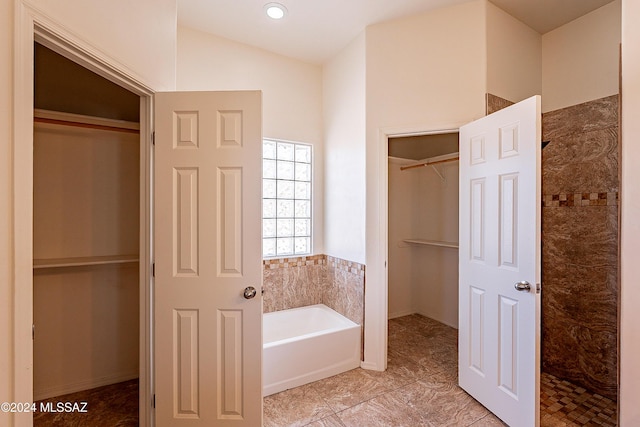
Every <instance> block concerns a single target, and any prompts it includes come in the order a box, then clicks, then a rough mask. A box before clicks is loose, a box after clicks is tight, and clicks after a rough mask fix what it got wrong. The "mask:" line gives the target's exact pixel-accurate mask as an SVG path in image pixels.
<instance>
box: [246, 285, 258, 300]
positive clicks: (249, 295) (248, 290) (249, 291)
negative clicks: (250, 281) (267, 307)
mask: <svg viewBox="0 0 640 427" xmlns="http://www.w3.org/2000/svg"><path fill="white" fill-rule="evenodd" d="M256 293H257V291H256V288H254V287H253V286H247V287H246V288H244V294H243V296H244V297H245V298H246V299H251V298H253V297H255V296H256Z"/></svg>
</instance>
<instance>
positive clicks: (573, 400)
mask: <svg viewBox="0 0 640 427" xmlns="http://www.w3.org/2000/svg"><path fill="white" fill-rule="evenodd" d="M616 418H617V404H616V402H615V401H613V400H611V399H608V398H606V397H603V396H600V395H599V394H597V393H591V392H589V391H587V390H586V389H585V388H583V387H580V386H577V385H575V384H572V383H570V382H569V381H566V380H561V379H558V378H556V377H554V376H553V375H550V374H548V373H544V372H543V373H542V374H541V375H540V425H541V426H543V427H545V426H607V427H614V426H616V425H618V424H617V421H616Z"/></svg>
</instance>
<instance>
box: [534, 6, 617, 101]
mask: <svg viewBox="0 0 640 427" xmlns="http://www.w3.org/2000/svg"><path fill="white" fill-rule="evenodd" d="M619 28H620V0H616V1H614V2H612V3H609V4H607V5H606V6H603V7H601V8H599V9H596V10H595V11H593V12H591V13H589V14H587V15H585V16H583V17H581V18H578V19H576V20H574V21H572V22H570V23H568V24H566V25H563V26H562V27H560V28H557V29H555V30H553V31H550V32H548V33H546V34H544V35H543V36H542V112H547V111H553V110H557V109H560V108H564V107H569V106H571V105H576V104H581V103H583V102H586V101H592V100H594V99H599V98H604V97H605V96H610V95H614V94H616V93H618V56H619V44H620V31H619Z"/></svg>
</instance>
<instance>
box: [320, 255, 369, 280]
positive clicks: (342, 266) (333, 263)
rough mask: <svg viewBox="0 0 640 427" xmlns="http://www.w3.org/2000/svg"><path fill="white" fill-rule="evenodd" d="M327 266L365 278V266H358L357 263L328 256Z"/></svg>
mask: <svg viewBox="0 0 640 427" xmlns="http://www.w3.org/2000/svg"><path fill="white" fill-rule="evenodd" d="M327 265H329V266H330V267H333V268H335V269H336V270H338V271H347V272H349V273H353V274H357V275H358V276H364V270H365V266H364V264H358V263H357V262H353V261H345V260H343V259H340V258H334V257H332V256H327Z"/></svg>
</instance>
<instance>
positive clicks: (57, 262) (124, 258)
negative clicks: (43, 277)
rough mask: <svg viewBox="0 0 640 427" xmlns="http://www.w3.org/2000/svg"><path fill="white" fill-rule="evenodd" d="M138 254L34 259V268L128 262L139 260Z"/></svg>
mask: <svg viewBox="0 0 640 427" xmlns="http://www.w3.org/2000/svg"><path fill="white" fill-rule="evenodd" d="M138 261H139V257H138V255H109V256H88V257H76V258H48V259H34V260H33V268H34V269H38V268H61V267H81V266H86V265H107V264H127V263H134V262H138Z"/></svg>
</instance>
